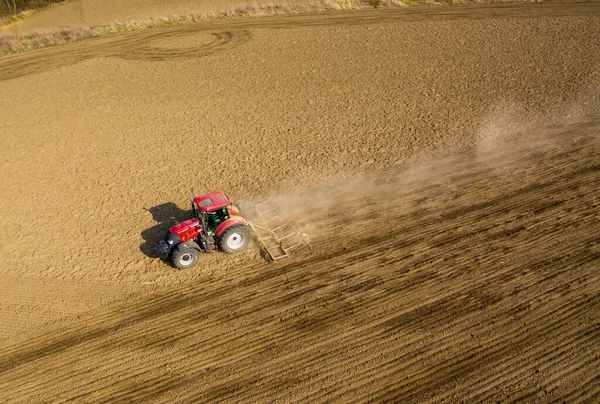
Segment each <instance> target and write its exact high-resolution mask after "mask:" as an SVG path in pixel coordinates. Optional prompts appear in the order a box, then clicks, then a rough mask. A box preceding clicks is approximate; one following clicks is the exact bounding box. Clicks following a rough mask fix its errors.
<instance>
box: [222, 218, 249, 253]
mask: <svg viewBox="0 0 600 404" xmlns="http://www.w3.org/2000/svg"><path fill="white" fill-rule="evenodd" d="M218 243H219V248H220V249H221V250H223V251H225V252H226V253H229V254H234V253H239V252H242V251H245V250H246V249H247V248H248V245H249V244H250V232H249V231H248V228H247V227H246V226H244V225H242V224H236V225H234V226H231V227H229V228H227V229H225V231H224V232H223V233H222V234H221V237H219V241H218Z"/></svg>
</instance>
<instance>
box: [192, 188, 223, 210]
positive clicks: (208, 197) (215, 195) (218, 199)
mask: <svg viewBox="0 0 600 404" xmlns="http://www.w3.org/2000/svg"><path fill="white" fill-rule="evenodd" d="M194 202H195V203H196V205H198V209H200V212H212V211H214V210H217V209H223V208H224V207H225V206H227V205H229V198H227V195H225V193H224V192H223V191H214V192H209V193H208V194H204V195H202V196H199V197H197V198H195V199H194Z"/></svg>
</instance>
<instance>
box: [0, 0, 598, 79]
mask: <svg viewBox="0 0 600 404" xmlns="http://www.w3.org/2000/svg"><path fill="white" fill-rule="evenodd" d="M598 14H600V5H598V4H597V3H596V2H589V3H576V4H561V3H555V4H513V5H511V7H503V6H501V5H500V6H498V5H474V6H470V7H447V8H446V7H440V8H435V9H434V8H427V9H420V8H413V9H380V10H366V11H365V10H363V11H354V12H343V13H322V14H309V15H303V14H298V15H288V16H282V17H270V18H260V19H249V18H241V19H233V20H230V21H227V22H222V23H221V22H219V23H197V24H190V25H177V26H170V27H157V28H152V29H147V30H141V31H135V32H129V33H123V34H116V35H110V36H104V37H100V38H95V39H88V40H85V41H78V42H72V43H68V44H65V45H60V46H56V47H51V48H44V49H39V50H36V51H31V52H27V53H24V54H17V55H9V56H5V57H2V58H0V81H4V80H9V79H13V78H18V77H24V76H27V75H30V74H36V73H42V72H45V71H49V70H53V69H59V68H62V67H67V66H71V65H73V64H76V63H79V62H82V61H86V60H91V59H94V58H107V57H119V58H123V59H127V60H154V61H162V60H168V59H172V58H190V57H202V56H206V55H209V54H212V53H215V52H219V51H223V50H228V49H233V48H234V47H235V46H238V45H241V44H243V43H244V42H246V41H248V40H249V39H250V35H249V33H248V30H250V29H256V28H271V29H286V28H293V27H306V26H319V25H349V24H353V25H356V24H370V23H381V22H384V21H398V20H401V21H436V20H456V19H465V20H478V19H496V18H513V19H514V18H541V17H543V18H557V17H577V16H589V15H598ZM198 33H212V35H213V36H214V37H215V40H214V41H212V42H210V43H209V44H203V45H201V46H198V47H188V48H182V49H178V48H173V49H162V48H157V47H152V46H151V43H152V42H153V41H155V40H157V39H159V38H165V37H178V36H185V35H193V34H198Z"/></svg>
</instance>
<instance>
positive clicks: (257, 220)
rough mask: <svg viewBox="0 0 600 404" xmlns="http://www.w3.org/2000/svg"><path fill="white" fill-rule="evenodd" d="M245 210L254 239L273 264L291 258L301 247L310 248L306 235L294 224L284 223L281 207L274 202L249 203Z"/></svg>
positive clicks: (287, 221)
mask: <svg viewBox="0 0 600 404" xmlns="http://www.w3.org/2000/svg"><path fill="white" fill-rule="evenodd" d="M243 209H244V212H245V215H246V216H247V219H249V221H248V224H249V226H250V228H251V229H252V234H253V236H254V238H255V239H256V241H257V242H258V244H259V246H260V248H261V249H262V250H263V251H265V252H266V253H267V254H268V256H269V257H270V258H271V260H272V261H273V262H275V261H278V260H280V259H282V258H287V257H289V256H290V255H291V254H290V253H291V251H292V250H295V249H297V248H299V247H302V246H308V247H310V244H309V243H308V238H307V237H305V236H306V235H305V234H300V232H298V230H297V229H296V226H295V224H294V223H293V222H291V221H289V220H286V221H284V220H283V217H282V215H281V213H280V210H279V207H278V206H277V205H275V204H274V203H273V202H272V201H270V200H267V201H263V202H259V203H254V204H252V203H248V204H245V205H244V208H243ZM284 229H286V230H287V231H284V232H283V234H278V233H277V232H279V233H282V230H284ZM294 236H296V237H294Z"/></svg>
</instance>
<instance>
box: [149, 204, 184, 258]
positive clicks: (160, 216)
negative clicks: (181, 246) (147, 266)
mask: <svg viewBox="0 0 600 404" xmlns="http://www.w3.org/2000/svg"><path fill="white" fill-rule="evenodd" d="M144 209H146V208H144ZM146 210H147V211H148V212H150V214H151V215H152V219H154V221H156V222H157V223H158V224H156V225H155V226H152V227H150V228H149V229H146V230H144V231H142V233H141V234H140V235H141V236H142V239H143V240H144V242H143V243H142V244H141V245H140V251H141V252H142V253H143V254H144V255H145V256H147V257H150V258H158V254H157V253H156V250H155V249H154V245H155V244H156V242H157V241H159V240H162V239H163V237H164V236H165V234H166V233H167V231H168V230H169V228H170V227H171V226H173V225H175V224H177V223H181V222H183V221H184V220H187V219H190V218H191V217H192V214H191V213H190V211H189V210H185V209H181V208H179V207H177V205H175V204H174V203H173V202H167V203H163V204H160V205H157V206H154V207H152V208H150V209H146Z"/></svg>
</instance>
